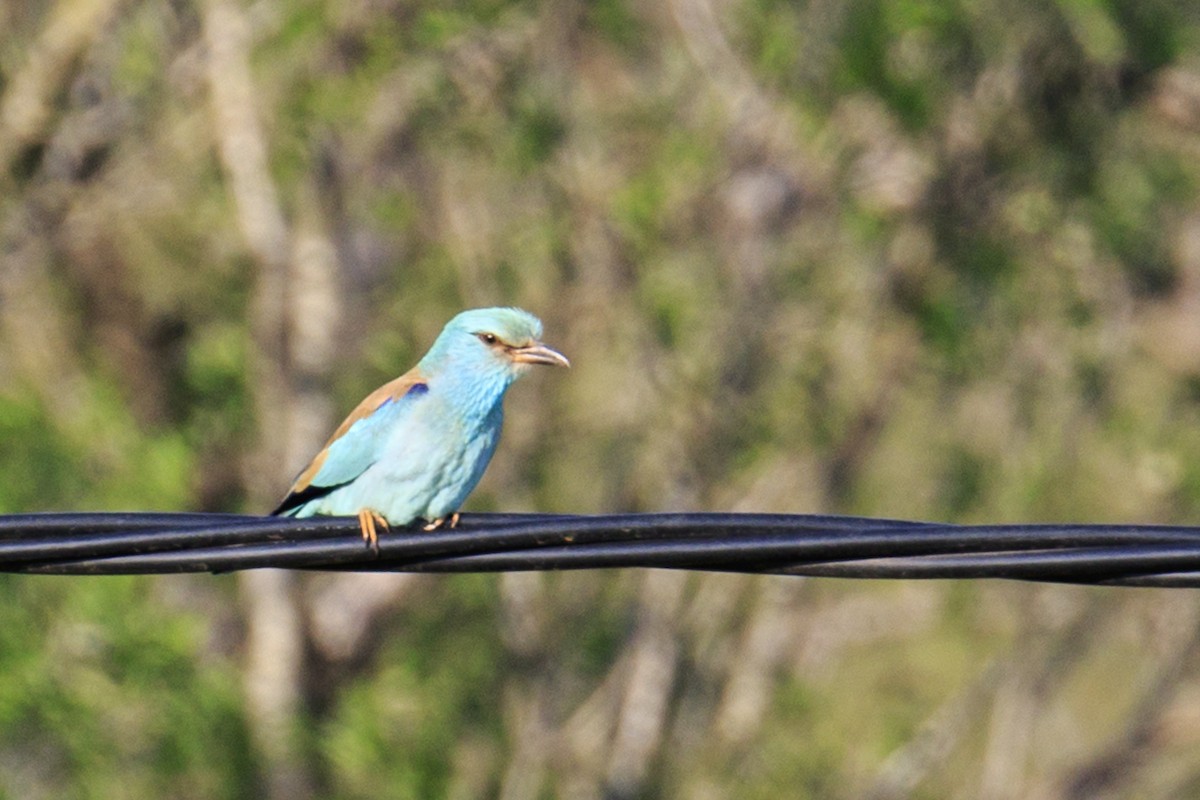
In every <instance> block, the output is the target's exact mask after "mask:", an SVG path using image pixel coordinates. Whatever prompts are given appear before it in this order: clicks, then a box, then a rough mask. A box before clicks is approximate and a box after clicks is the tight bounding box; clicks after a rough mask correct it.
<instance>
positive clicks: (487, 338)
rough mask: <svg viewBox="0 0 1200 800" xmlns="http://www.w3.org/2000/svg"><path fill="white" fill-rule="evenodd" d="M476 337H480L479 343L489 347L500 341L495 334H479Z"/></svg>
mask: <svg viewBox="0 0 1200 800" xmlns="http://www.w3.org/2000/svg"><path fill="white" fill-rule="evenodd" d="M475 335H476V336H478V337H479V341H481V342H483V343H484V344H486V345H488V346H489V347H490V346H492V345H494V344H495V343H496V342H497V341H499V340H498V339H497V338H496V334H494V333H477V334H475Z"/></svg>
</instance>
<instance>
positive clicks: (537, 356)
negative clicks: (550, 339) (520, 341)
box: [509, 342, 571, 367]
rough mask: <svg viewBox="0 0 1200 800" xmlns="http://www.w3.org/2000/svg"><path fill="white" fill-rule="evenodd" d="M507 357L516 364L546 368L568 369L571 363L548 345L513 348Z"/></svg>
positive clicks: (538, 344)
mask: <svg viewBox="0 0 1200 800" xmlns="http://www.w3.org/2000/svg"><path fill="white" fill-rule="evenodd" d="M509 355H510V357H511V358H512V360H513V363H516V364H544V365H546V366H548V367H569V366H571V362H570V361H568V360H567V357H566V356H564V355H563V354H562V353H560V352H558V351H557V350H555V349H554V348H553V347H550V346H549V345H544V344H542V343H541V342H534V343H533V344H531V345H527V346H525V347H514V348H513V349H512V350H510V351H509Z"/></svg>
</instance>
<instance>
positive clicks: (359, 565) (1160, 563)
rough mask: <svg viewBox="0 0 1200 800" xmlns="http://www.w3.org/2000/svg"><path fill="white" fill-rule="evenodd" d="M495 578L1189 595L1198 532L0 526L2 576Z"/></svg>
mask: <svg viewBox="0 0 1200 800" xmlns="http://www.w3.org/2000/svg"><path fill="white" fill-rule="evenodd" d="M262 567H288V568H299V569H316V570H343V571H344V570H361V571H410V572H497V571H513V570H568V569H594V568H611V567H658V568H670V569H705V570H713V571H735V572H748V573H756V572H761V573H773V574H787V575H808V576H816V577H843V578H914V579H929V578H1010V579H1018V580H1032V581H1050V582H1060V583H1095V584H1105V585H1128V586H1162V587H1168V586H1169V587H1197V586H1200V528H1196V527H1173V526H1162V525H1079V524H1072V525H976V526H957V525H945V524H940V523H925V522H909V521H904V520H892V519H871V518H863V517H838V516H813V515H782V514H626V515H612V516H578V515H549V514H468V515H463V517H462V521H461V524H460V525H459V527H457V528H455V529H453V530H438V531H433V532H425V531H422V530H420V529H419V528H403V529H392V530H389V531H385V532H381V534H380V537H379V552H378V553H375V552H373V551H372V550H370V549H369V548H368V547H366V546H365V543H364V542H363V540H362V538H361V535H360V532H359V528H358V522H357V520H356V519H354V518H345V517H317V518H310V519H303V520H296V519H288V518H277V517H255V516H246V515H233V514H156V513H121V514H94V513H93V514H21V515H13V516H8V517H0V571H7V572H26V573H41V574H93V575H106V574H135V573H169V572H226V571H231V570H240V569H255V568H262Z"/></svg>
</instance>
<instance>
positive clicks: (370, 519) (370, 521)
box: [358, 508, 388, 555]
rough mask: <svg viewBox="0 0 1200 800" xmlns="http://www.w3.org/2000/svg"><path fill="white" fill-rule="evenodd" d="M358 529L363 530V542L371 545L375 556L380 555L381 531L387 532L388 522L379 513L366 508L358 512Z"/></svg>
mask: <svg viewBox="0 0 1200 800" xmlns="http://www.w3.org/2000/svg"><path fill="white" fill-rule="evenodd" d="M358 527H359V528H361V529H362V537H363V542H364V543H366V544H368V545H370V547H371V550H372V551H374V553H375V555H379V533H378V531H379V530H380V529H382V530H384V531H386V530H387V529H388V524H387V520H386V519H384V518H383V517H382V516H381V515H380V514H379V513H378V512H375V511H372V510H371V509H369V508H364V509H363V510H362V511H359V512H358Z"/></svg>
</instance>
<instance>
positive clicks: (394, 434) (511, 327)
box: [273, 308, 571, 549]
mask: <svg viewBox="0 0 1200 800" xmlns="http://www.w3.org/2000/svg"><path fill="white" fill-rule="evenodd" d="M541 336H542V323H541V321H540V320H538V318H537V317H535V316H533V315H532V314H530V313H529V312H527V311H522V310H521V309H519V308H477V309H472V310H470V311H464V312H462V313H461V314H459V315H458V316H456V317H455V318H454V319H452V320H450V322H448V323H447V324H446V327H445V328H443V329H442V332H441V334H439V335H438V337H437V339H436V340H435V341H434V343H433V347H431V348H429V352H428V353H426V354H425V357H424V358H422V359H421V360H420V362H419V363H418V364H417V365H416V366H415V367H413V368H412V369H411V370H409V371H408V372H406V373H404V374H403V375H401V376H400V377H399V378H396V379H395V380H393V381H390V382H388V383H385V384H384V385H383V386H380V387H379V388H378V389H376V390H375V391H373V392H371V393H370V394H369V395H367V397H366V399H365V400H363V401H362V402H361V403H359V404H358V407H357V408H356V409H354V411H353V412H352V413H351V414H350V416H348V417H346V419H345V420H344V421H343V422H342V424H341V425H339V426H338V428H337V430H335V431H334V432H333V435H332V436H331V437H330V438H329V441H328V442H326V443H325V446H324V447H323V448H321V452H319V453H317V455H316V456H315V457H314V458H313V460H312V461H311V462H310V463H309V465H308V466H307V467H305V468H304V470H303V471H301V473H300V474H299V475H298V476H297V477H296V480H295V482H294V483H293V484H292V488H291V489H290V490H288V493H287V496H286V497H284V498H283V501H282V502H281V503H280V504H279V507H278V508H276V509H275V511H274V512H273V513H274V514H276V515H285V516H291V517H310V516H313V515H314V514H329V515H335V516H353V515H357V516H358V522H359V526H360V527H361V529H362V534H363V539H364V541H367V542H369V543H370V545H371V547H372V548H376V549H377V548H378V532H377V531H378V529H380V528H382V529H384V530H386V529H387V527H388V525H389V524H390V525H397V526H401V525H409V524H411V523H413V522H415V521H416V520H424V521H425V523H426V524H425V525H424V529H425V530H427V531H431V530H435V529H436V528H439V527H441V526H442V525H443V524H446V522H447V521H449V525H450V527H453V526H454V525H455V524H456V523H457V522H458V509H459V507H460V506H461V505H462V503H463V501H464V500H466V499H467V495H469V494H470V493H471V490H472V489H474V488H475V484H477V483H479V479H480V478H481V477H482V476H483V471H484V470H485V469H486V468H487V465H488V462H489V461H491V459H492V454H493V453H494V452H495V451H496V443H497V442H498V441H499V440H500V427H501V425H502V424H503V422H504V402H503V401H504V393H505V392H507V391H508V387H509V386H512V384H513V381H515V380H516V379H517V378H518V377H520V376H521V375H522V374H523V373H524V372H526V371H527V370H528V369H529V367H530V366H531V365H534V364H546V365H549V366H558V367H569V366H571V363H570V362H569V361H568V360H567V357H566V356H564V355H563V354H562V353H560V352H558V351H557V350H555V349H554V348H552V347H549V346H547V345H545V344H543V343H542V342H541V341H540V339H541Z"/></svg>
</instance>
